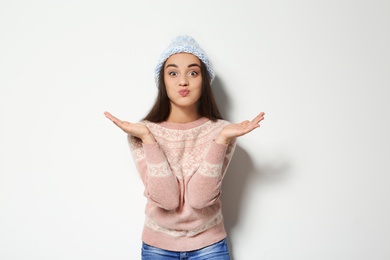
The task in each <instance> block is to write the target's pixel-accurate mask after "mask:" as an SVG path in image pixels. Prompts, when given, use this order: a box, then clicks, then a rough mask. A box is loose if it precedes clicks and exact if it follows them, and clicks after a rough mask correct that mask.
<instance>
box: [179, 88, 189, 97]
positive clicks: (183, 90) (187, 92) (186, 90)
mask: <svg viewBox="0 0 390 260" xmlns="http://www.w3.org/2000/svg"><path fill="white" fill-rule="evenodd" d="M189 93H190V91H189V90H188V89H182V90H180V91H179V94H180V95H181V96H182V97H185V96H187V95H188V94H189Z"/></svg>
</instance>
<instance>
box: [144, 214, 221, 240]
mask: <svg viewBox="0 0 390 260" xmlns="http://www.w3.org/2000/svg"><path fill="white" fill-rule="evenodd" d="M222 221H223V216H222V212H221V211H219V212H218V213H217V214H216V215H215V216H214V217H213V218H211V219H210V220H209V221H208V222H206V223H204V224H203V225H201V226H200V227H198V228H196V229H193V230H175V229H169V228H165V227H162V226H160V225H158V224H157V223H156V222H154V221H153V220H151V219H150V218H148V217H146V219H145V225H146V226H147V227H149V228H151V229H153V230H154V231H157V232H162V233H165V234H167V235H170V236H173V237H184V236H188V237H193V236H196V235H198V234H200V233H202V232H204V231H206V230H208V229H210V228H212V227H214V226H216V225H218V224H219V223H221V222H222Z"/></svg>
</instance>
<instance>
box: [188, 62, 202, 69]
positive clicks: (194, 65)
mask: <svg viewBox="0 0 390 260" xmlns="http://www.w3.org/2000/svg"><path fill="white" fill-rule="evenodd" d="M191 67H199V68H200V65H199V64H197V63H192V64H190V65H188V68H191Z"/></svg>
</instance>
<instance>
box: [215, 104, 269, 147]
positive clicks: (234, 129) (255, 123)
mask: <svg viewBox="0 0 390 260" xmlns="http://www.w3.org/2000/svg"><path fill="white" fill-rule="evenodd" d="M264 115H265V114H264V112H261V113H260V114H259V115H257V116H256V117H255V118H254V119H253V120H252V121H249V120H245V121H243V122H241V123H239V124H230V125H227V126H225V127H224V128H223V129H222V130H221V132H220V133H219V134H218V136H217V138H216V139H215V142H217V143H220V144H227V143H229V142H230V140H232V139H233V138H236V137H239V136H243V135H245V134H247V133H249V132H251V131H253V130H254V129H256V128H258V127H260V121H262V120H263V119H264Z"/></svg>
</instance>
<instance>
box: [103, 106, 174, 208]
mask: <svg viewBox="0 0 390 260" xmlns="http://www.w3.org/2000/svg"><path fill="white" fill-rule="evenodd" d="M104 115H105V116H106V117H107V118H108V119H110V120H111V121H112V122H113V123H114V124H115V125H117V126H118V127H119V128H120V129H122V130H123V131H124V132H125V133H127V134H128V140H129V143H130V148H131V149H132V153H133V157H134V161H135V163H136V166H137V169H138V171H139V173H140V175H141V178H142V181H143V183H144V185H145V196H146V197H147V198H148V199H150V200H151V201H153V202H154V203H156V204H157V205H158V206H159V207H161V208H164V209H166V210H173V209H175V208H177V207H178V206H179V184H178V181H177V179H176V176H175V175H174V174H173V173H172V171H171V169H170V167H169V164H168V162H167V160H166V158H165V154H164V152H163V151H162V150H161V148H160V146H159V145H158V143H157V142H156V140H155V138H154V136H153V134H152V133H151V132H150V130H149V129H148V127H147V126H146V125H144V124H142V123H130V122H127V121H122V120H120V119H118V118H116V117H114V116H113V115H111V114H110V113H108V112H105V113H104Z"/></svg>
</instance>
